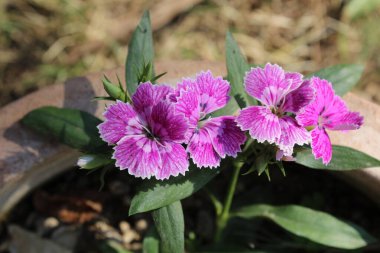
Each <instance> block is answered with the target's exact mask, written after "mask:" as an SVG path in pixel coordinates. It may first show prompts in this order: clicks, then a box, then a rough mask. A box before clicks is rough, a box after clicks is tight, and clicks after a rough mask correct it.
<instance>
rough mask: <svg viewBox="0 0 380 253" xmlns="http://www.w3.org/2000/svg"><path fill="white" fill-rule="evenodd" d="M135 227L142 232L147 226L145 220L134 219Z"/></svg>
mask: <svg viewBox="0 0 380 253" xmlns="http://www.w3.org/2000/svg"><path fill="white" fill-rule="evenodd" d="M135 228H136V230H137V231H139V232H143V231H145V230H146V229H147V228H148V222H147V221H146V220H143V219H140V220H138V221H136V224H135Z"/></svg>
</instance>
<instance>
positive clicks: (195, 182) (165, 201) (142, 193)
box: [129, 168, 220, 215]
mask: <svg viewBox="0 0 380 253" xmlns="http://www.w3.org/2000/svg"><path fill="white" fill-rule="evenodd" d="M219 172H220V170H218V169H212V170H211V169H203V170H199V169H197V168H192V169H191V170H190V171H188V172H187V173H186V175H185V176H178V177H174V178H170V179H168V180H165V181H159V180H149V181H144V182H143V183H142V184H141V185H140V188H139V190H138V192H137V194H136V195H135V196H134V197H133V199H132V202H131V207H130V209H129V215H133V214H136V213H142V212H147V211H151V210H154V209H157V208H160V207H163V206H166V205H169V204H171V203H173V202H175V201H178V200H181V199H184V198H186V197H189V196H190V195H192V194H193V193H195V192H196V191H198V190H199V189H201V188H202V187H203V186H204V185H206V184H207V183H208V182H209V181H210V180H211V179H213V178H214V177H215V176H216V175H217V174H218V173H219Z"/></svg>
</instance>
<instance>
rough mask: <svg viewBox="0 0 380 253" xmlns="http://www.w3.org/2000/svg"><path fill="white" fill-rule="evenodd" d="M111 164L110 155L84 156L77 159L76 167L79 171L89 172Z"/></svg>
mask: <svg viewBox="0 0 380 253" xmlns="http://www.w3.org/2000/svg"><path fill="white" fill-rule="evenodd" d="M111 163H112V159H111V155H110V154H86V155H82V156H80V157H79V158H78V163H77V165H78V166H79V167H80V168H81V169H86V170H91V169H96V168H100V167H104V166H107V165H109V164H111Z"/></svg>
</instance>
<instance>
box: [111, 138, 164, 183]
mask: <svg viewBox="0 0 380 253" xmlns="http://www.w3.org/2000/svg"><path fill="white" fill-rule="evenodd" d="M114 150H115V152H114V154H113V156H112V158H113V159H115V160H116V163H115V165H116V167H119V168H120V169H122V170H124V169H127V170H128V173H129V174H131V175H134V176H135V177H141V178H150V177H151V176H154V175H156V174H157V171H158V170H160V169H161V168H162V160H161V157H160V154H159V151H158V147H157V143H156V142H155V141H154V140H151V139H149V138H147V137H145V136H126V137H124V138H123V139H121V140H120V141H119V142H118V143H117V145H116V147H115V148H114Z"/></svg>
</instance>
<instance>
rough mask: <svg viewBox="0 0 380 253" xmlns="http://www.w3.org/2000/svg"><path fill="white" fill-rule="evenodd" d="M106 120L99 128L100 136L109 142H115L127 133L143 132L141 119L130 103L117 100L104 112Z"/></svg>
mask: <svg viewBox="0 0 380 253" xmlns="http://www.w3.org/2000/svg"><path fill="white" fill-rule="evenodd" d="M104 117H105V121H104V122H103V123H101V124H100V125H99V126H98V128H99V132H100V137H101V138H102V139H103V140H104V141H106V142H108V143H109V144H115V143H116V142H118V141H119V140H120V139H121V138H123V137H124V136H126V135H138V134H142V125H141V123H140V120H139V118H138V116H137V114H136V112H135V111H134V110H133V108H132V106H131V105H130V104H128V103H124V102H121V101H117V102H116V104H113V105H110V106H109V107H108V108H107V110H106V111H105V113H104Z"/></svg>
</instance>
